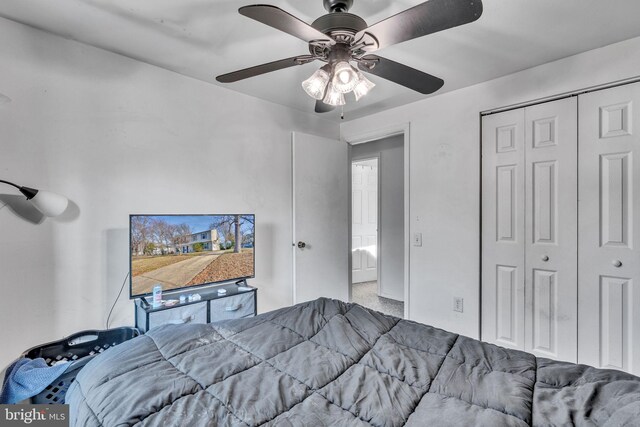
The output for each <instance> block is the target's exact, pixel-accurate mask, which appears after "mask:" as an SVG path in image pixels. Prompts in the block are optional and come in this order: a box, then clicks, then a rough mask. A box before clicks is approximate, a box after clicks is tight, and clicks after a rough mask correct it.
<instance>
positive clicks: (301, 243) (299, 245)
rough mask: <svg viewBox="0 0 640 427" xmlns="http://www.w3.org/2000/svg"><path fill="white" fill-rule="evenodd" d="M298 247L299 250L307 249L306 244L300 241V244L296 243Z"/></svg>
mask: <svg viewBox="0 0 640 427" xmlns="http://www.w3.org/2000/svg"><path fill="white" fill-rule="evenodd" d="M298 247H299V248H300V249H304V248H306V247H307V244H306V243H305V242H303V241H300V242H298Z"/></svg>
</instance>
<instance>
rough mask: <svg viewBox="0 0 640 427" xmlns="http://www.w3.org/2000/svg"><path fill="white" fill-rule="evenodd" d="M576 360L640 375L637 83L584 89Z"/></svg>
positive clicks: (639, 89)
mask: <svg viewBox="0 0 640 427" xmlns="http://www.w3.org/2000/svg"><path fill="white" fill-rule="evenodd" d="M579 104H580V156H579V158H580V189H579V192H580V202H579V214H580V242H579V261H578V263H579V279H580V288H579V304H578V312H579V319H580V322H579V324H580V328H579V358H578V360H579V362H580V363H586V364H589V365H594V366H599V367H603V368H614V369H621V370H625V371H628V372H631V373H633V374H635V375H639V374H640V290H638V289H635V288H636V287H637V286H640V181H639V180H640V161H638V160H639V159H637V157H638V156H640V136H638V135H639V131H640V108H639V107H640V84H639V83H635V84H631V85H624V86H620V87H617V88H611V89H607V90H602V91H597V92H592V93H589V94H586V95H581V96H580V98H579Z"/></svg>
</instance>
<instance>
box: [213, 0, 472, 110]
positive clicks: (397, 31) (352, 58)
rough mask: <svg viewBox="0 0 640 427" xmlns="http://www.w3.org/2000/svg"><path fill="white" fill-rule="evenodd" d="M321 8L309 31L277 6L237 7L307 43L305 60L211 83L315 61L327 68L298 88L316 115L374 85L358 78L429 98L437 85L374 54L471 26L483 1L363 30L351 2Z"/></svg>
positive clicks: (436, 2)
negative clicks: (384, 82) (313, 102)
mask: <svg viewBox="0 0 640 427" xmlns="http://www.w3.org/2000/svg"><path fill="white" fill-rule="evenodd" d="M323 4H324V8H325V9H326V10H327V11H328V12H329V13H328V14H326V15H323V16H321V17H320V18H318V19H316V20H315V21H314V22H313V23H312V24H311V25H308V24H307V23H306V22H303V21H301V20H300V19H298V18H296V17H295V16H293V15H291V14H289V13H287V12H285V11H284V10H282V9H280V8H278V7H276V6H271V5H262V4H259V5H251V6H244V7H241V8H240V9H239V10H238V12H240V14H242V15H244V16H247V17H249V18H252V19H254V20H256V21H258V22H262V23H263V24H266V25H269V26H270V27H273V28H276V29H278V30H280V31H283V32H285V33H288V34H290V35H292V36H294V37H297V38H299V39H302V40H304V41H305V42H307V43H308V44H309V55H300V56H294V57H292V58H286V59H281V60H279V61H274V62H269V63H266V64H262V65H257V66H255V67H250V68H245V69H243V70H238V71H234V72H232V73H228V74H223V75H220V76H218V77H216V80H218V81H219V82H221V83H232V82H236V81H239V80H243V79H246V78H249V77H254V76H258V75H261V74H265V73H270V72H272V71H277V70H282V69H284V68H289V67H293V66H296V65H303V64H308V63H310V62H313V61H316V60H318V61H322V62H325V63H326V64H325V65H324V66H323V67H321V68H320V69H319V70H317V71H316V72H315V73H314V74H313V75H312V76H311V77H310V78H309V79H307V80H305V81H304V82H303V83H302V87H303V88H304V90H305V91H306V92H307V94H309V96H311V97H312V98H315V99H316V106H315V111H316V112H317V113H324V112H328V111H331V110H333V109H334V108H335V107H336V106H338V105H344V104H345V98H344V95H345V94H346V93H349V92H353V94H354V95H355V98H356V101H357V100H358V99H360V98H361V97H362V96H364V95H366V94H367V93H368V92H369V90H371V89H372V88H373V87H374V86H375V84H374V83H372V82H371V81H369V79H367V78H366V77H365V76H364V74H363V73H362V72H365V73H369V74H373V75H375V76H378V77H382V78H384V79H387V80H390V81H392V82H395V83H397V84H400V85H402V86H405V87H407V88H409V89H413V90H415V91H417V92H419V93H422V94H430V93H433V92H435V91H437V90H438V89H440V88H441V87H442V85H443V84H444V81H443V80H442V79H440V78H438V77H435V76H432V75H430V74H427V73H424V72H422V71H419V70H416V69H414V68H411V67H408V66H406V65H403V64H400V63H397V62H394V61H391V60H389V59H386V58H383V57H381V56H378V55H374V54H373V52H375V51H377V50H379V49H382V48H385V47H387V46H391V45H394V44H397V43H402V42H404V41H407V40H411V39H415V38H418V37H422V36H426V35H428V34H431V33H435V32H438V31H442V30H446V29H448V28H453V27H457V26H459V25H463V24H467V23H469V22H473V21H475V20H477V19H478V18H480V15H482V0H429V1H426V2H424V3H421V4H419V5H417V6H414V7H412V8H410V9H407V10H405V11H403V12H400V13H398V14H396V15H393V16H391V17H389V18H387V19H384V20H382V21H380V22H378V23H376V24H373V25H371V26H368V25H367V23H366V22H365V21H364V20H363V19H362V18H360V17H359V16H357V15H354V14H351V13H348V10H349V9H350V8H351V6H352V5H353V0H323ZM352 63H355V64H356V65H357V68H356V67H354V66H353V65H352Z"/></svg>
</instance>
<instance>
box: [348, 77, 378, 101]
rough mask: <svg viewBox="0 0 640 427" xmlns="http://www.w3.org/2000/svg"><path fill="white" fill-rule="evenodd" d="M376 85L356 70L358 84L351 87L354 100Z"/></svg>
mask: <svg viewBox="0 0 640 427" xmlns="http://www.w3.org/2000/svg"><path fill="white" fill-rule="evenodd" d="M375 86H376V84H375V83H373V82H372V81H371V80H369V79H368V78H366V77H365V76H364V74H362V73H361V72H360V71H358V84H356V87H354V88H353V94H354V95H355V96H356V102H357V101H358V100H359V99H360V98H362V97H363V96H365V95H366V94H368V93H369V91H370V90H371V89H373V88H374V87H375Z"/></svg>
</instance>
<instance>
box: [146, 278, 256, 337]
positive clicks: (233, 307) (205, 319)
mask: <svg viewBox="0 0 640 427" xmlns="http://www.w3.org/2000/svg"><path fill="white" fill-rule="evenodd" d="M223 290H224V292H221V291H223ZM186 291H189V290H185V292H183V293H182V294H180V293H171V294H165V295H163V297H165V298H167V299H175V300H179V298H180V295H184V296H186V295H187V294H186ZM256 291H257V289H256V288H255V287H253V286H249V285H248V284H247V282H246V281H245V280H239V281H238V282H235V283H234V282H230V283H228V284H226V285H218V286H215V287H211V288H205V289H198V290H197V292H193V291H192V292H193V293H197V294H199V295H200V299H199V300H197V301H188V300H187V301H186V302H183V303H179V302H178V303H176V304H173V305H166V304H163V305H161V306H160V307H153V306H152V305H151V304H150V303H149V301H148V299H147V298H144V297H140V298H139V299H138V300H137V301H136V304H135V310H136V312H135V316H136V327H137V328H138V329H140V330H141V331H142V332H146V331H148V330H149V329H151V328H153V327H156V326H160V325H163V324H168V323H172V324H179V323H211V322H216V321H218V320H226V319H241V318H244V317H251V316H255V315H256V314H257V310H256V309H257V306H258V304H257V302H258V301H257V292H256Z"/></svg>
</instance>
